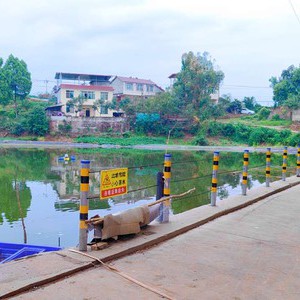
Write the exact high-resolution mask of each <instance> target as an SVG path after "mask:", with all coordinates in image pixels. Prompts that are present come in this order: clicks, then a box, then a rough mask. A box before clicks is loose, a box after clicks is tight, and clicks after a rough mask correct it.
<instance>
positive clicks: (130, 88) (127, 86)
mask: <svg viewBox="0 0 300 300" xmlns="http://www.w3.org/2000/svg"><path fill="white" fill-rule="evenodd" d="M126 90H127V91H133V84H132V83H128V82H127V83H126Z"/></svg>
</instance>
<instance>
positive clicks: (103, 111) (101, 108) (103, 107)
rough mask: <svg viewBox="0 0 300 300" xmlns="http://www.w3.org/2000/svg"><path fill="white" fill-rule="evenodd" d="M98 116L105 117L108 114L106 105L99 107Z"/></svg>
mask: <svg viewBox="0 0 300 300" xmlns="http://www.w3.org/2000/svg"><path fill="white" fill-rule="evenodd" d="M100 114H101V115H107V114H108V107H107V106H106V105H100Z"/></svg>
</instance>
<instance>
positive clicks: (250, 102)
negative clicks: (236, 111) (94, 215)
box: [243, 97, 256, 110]
mask: <svg viewBox="0 0 300 300" xmlns="http://www.w3.org/2000/svg"><path fill="white" fill-rule="evenodd" d="M243 103H244V104H245V107H246V108H248V109H250V110H254V109H255V106H256V100H255V98H254V97H244V100H243Z"/></svg>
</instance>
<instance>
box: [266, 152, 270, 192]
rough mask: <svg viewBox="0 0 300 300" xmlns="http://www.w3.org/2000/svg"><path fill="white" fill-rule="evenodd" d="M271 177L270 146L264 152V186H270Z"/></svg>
mask: <svg viewBox="0 0 300 300" xmlns="http://www.w3.org/2000/svg"><path fill="white" fill-rule="evenodd" d="M270 179H271V148H267V152H266V187H269V186H270Z"/></svg>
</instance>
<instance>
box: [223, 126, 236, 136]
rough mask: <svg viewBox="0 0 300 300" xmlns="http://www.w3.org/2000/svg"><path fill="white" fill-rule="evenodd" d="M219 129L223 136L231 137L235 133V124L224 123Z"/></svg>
mask: <svg viewBox="0 0 300 300" xmlns="http://www.w3.org/2000/svg"><path fill="white" fill-rule="evenodd" d="M221 131H222V134H223V136H225V137H233V136H234V135H235V133H236V130H235V126H234V125H233V124H230V123H228V124H224V125H223V127H222V129H221Z"/></svg>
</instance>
